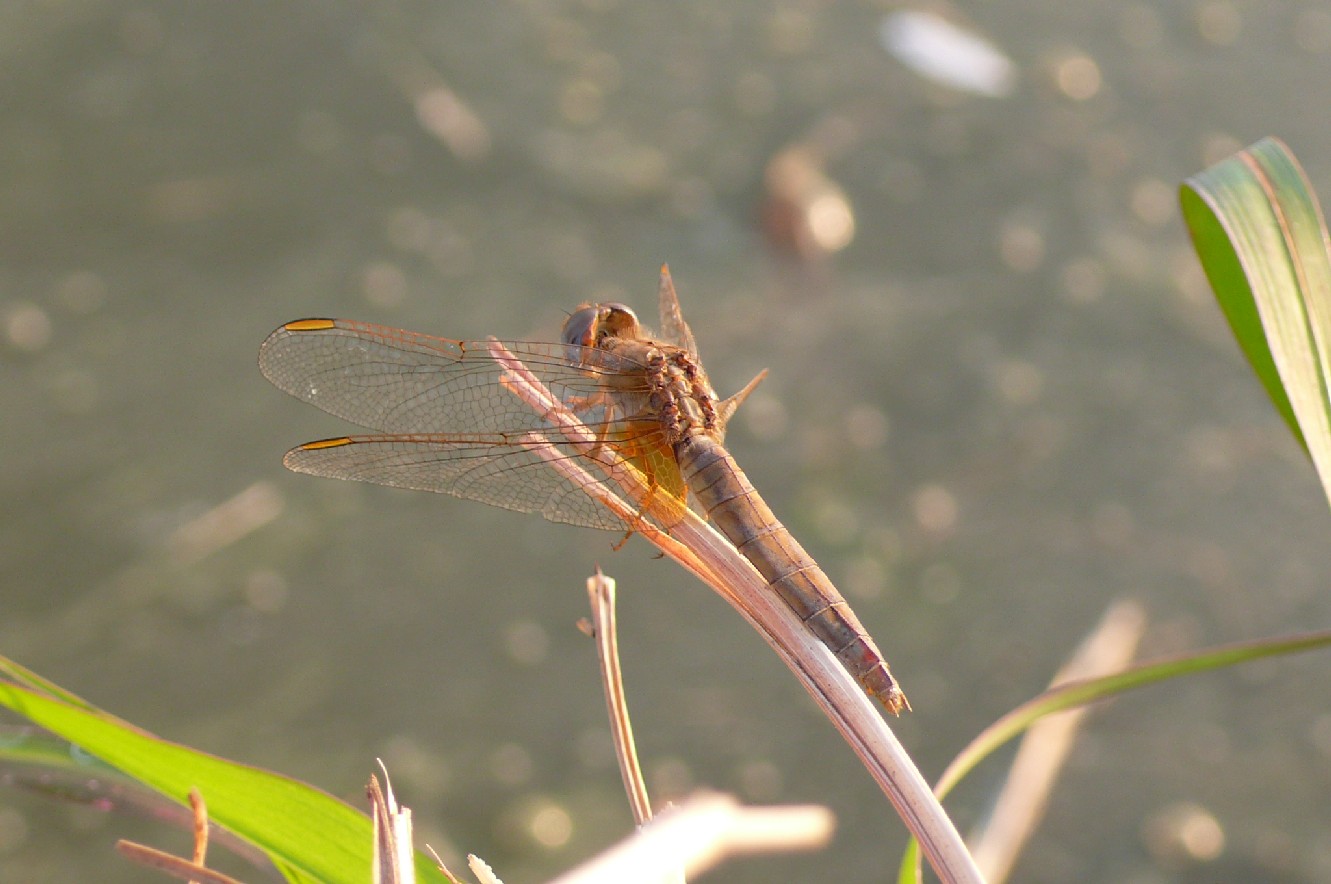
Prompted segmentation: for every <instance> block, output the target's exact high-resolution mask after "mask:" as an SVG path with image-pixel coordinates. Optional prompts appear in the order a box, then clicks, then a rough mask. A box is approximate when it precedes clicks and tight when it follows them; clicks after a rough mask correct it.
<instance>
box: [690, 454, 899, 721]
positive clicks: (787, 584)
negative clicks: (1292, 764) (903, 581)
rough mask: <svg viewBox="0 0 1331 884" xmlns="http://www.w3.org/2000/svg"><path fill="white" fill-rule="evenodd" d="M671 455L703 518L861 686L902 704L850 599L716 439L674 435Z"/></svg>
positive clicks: (895, 708) (892, 705) (894, 706)
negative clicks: (733, 547) (853, 609)
mask: <svg viewBox="0 0 1331 884" xmlns="http://www.w3.org/2000/svg"><path fill="white" fill-rule="evenodd" d="M675 456H676V458H677V459H678V462H679V467H680V472H681V473H682V474H683V476H684V478H685V480H686V481H687V483H688V486H689V489H690V490H691V491H692V492H693V493H694V495H696V497H697V499H698V503H699V504H700V505H701V506H702V508H703V511H704V512H705V513H706V515H707V518H708V519H709V520H711V522H712V523H713V524H714V525H715V526H716V527H717V529H718V530H719V531H720V532H721V533H722V534H724V535H725V536H726V537H727V538H728V539H729V540H730V542H731V543H733V544H735V547H736V548H737V549H738V550H739V551H740V553H741V554H742V555H743V556H744V557H745V558H746V559H748V560H749V562H750V563H751V564H752V565H753V566H754V567H755V568H756V569H757V570H758V573H759V574H761V575H762V576H763V579H764V580H766V581H767V583H768V585H769V586H770V587H771V588H772V590H773V591H775V592H776V593H777V595H779V596H781V598H782V599H783V600H784V601H785V603H786V604H787V605H788V606H789V607H790V609H791V610H792V611H794V612H795V614H796V615H797V616H798V617H799V618H800V620H801V621H802V622H803V623H805V624H806V625H807V626H808V628H809V629H810V631H812V632H813V634H814V635H815V636H817V637H818V639H819V640H820V641H821V642H822V643H823V644H825V645H827V647H828V649H829V650H831V651H832V653H833V654H834V655H836V657H837V659H838V660H839V661H841V664H842V665H843V666H844V667H845V668H846V670H847V671H848V672H849V673H850V674H851V675H852V676H854V677H855V679H856V681H858V682H859V683H860V685H861V686H862V687H863V688H864V689H865V691H866V692H867V693H868V694H869V695H870V696H873V697H875V698H877V699H878V700H879V701H880V702H882V703H883V705H885V706H886V707H887V708H888V709H889V710H891V711H892V712H893V713H899V712H900V711H901V710H902V709H908V708H910V706H909V704H908V703H907V702H906V697H905V695H904V694H903V693H902V692H901V688H900V687H899V686H898V685H897V683H896V680H895V679H894V678H892V674H891V672H890V671H889V670H888V668H887V663H886V662H885V661H884V660H883V655H882V653H881V652H880V651H879V650H878V648H877V646H876V645H875V644H874V642H873V639H872V638H870V637H869V634H868V632H866V631H865V629H864V626H863V625H862V624H861V623H860V621H859V618H857V617H856V616H855V613H854V612H853V611H852V610H851V609H850V605H849V604H847V603H846V600H845V599H844V598H842V597H841V593H839V592H838V591H837V589H836V587H835V586H833V585H832V581H831V580H829V579H828V577H827V575H826V574H824V573H823V570H822V568H820V567H818V564H817V562H815V561H814V560H813V558H812V557H811V556H810V555H809V554H808V553H807V552H805V551H804V547H802V546H800V544H799V541H797V540H796V539H795V537H794V536H793V535H792V534H791V533H790V532H789V531H788V530H786V527H785V526H784V525H782V524H781V522H780V520H778V519H777V517H776V515H775V514H774V513H773V512H772V510H771V508H770V507H768V506H767V503H766V502H765V501H764V500H763V499H762V497H761V496H759V494H758V492H757V491H756V490H755V489H754V487H753V485H752V483H750V482H749V479H748V477H747V476H745V475H744V471H743V470H741V469H740V467H739V464H737V463H736V462H735V459H734V458H733V457H732V456H731V455H730V453H729V452H728V451H726V449H725V448H724V446H722V445H721V444H720V443H719V442H717V441H716V440H715V439H713V438H712V437H710V436H708V435H706V434H697V435H693V436H690V437H687V438H685V439H682V440H680V441H679V442H677V443H676V445H675Z"/></svg>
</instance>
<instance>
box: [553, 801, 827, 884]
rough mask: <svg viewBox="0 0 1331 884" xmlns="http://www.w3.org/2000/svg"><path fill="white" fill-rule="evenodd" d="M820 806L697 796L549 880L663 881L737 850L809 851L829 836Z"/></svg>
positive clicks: (557, 883)
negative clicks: (771, 804) (754, 804)
mask: <svg viewBox="0 0 1331 884" xmlns="http://www.w3.org/2000/svg"><path fill="white" fill-rule="evenodd" d="M832 827H833V822H832V815H831V813H829V812H828V810H827V809H826V808H824V807H812V806H803V807H794V806H792V807H764V808H748V807H742V806H740V804H739V803H738V802H737V801H735V799H733V798H730V797H729V796H725V795H703V796H698V797H694V798H690V799H689V800H688V801H686V802H684V803H683V804H681V805H679V806H678V807H672V808H669V809H668V810H665V811H662V812H661V813H660V814H659V815H657V817H656V818H655V819H653V820H652V821H651V822H650V823H649V824H648V825H647V826H645V827H644V828H642V829H641V830H640V831H639V832H637V833H636V834H634V835H631V836H630V837H628V838H626V839H624V840H623V841H621V842H619V844H617V845H615V846H614V847H612V848H610V849H609V850H607V851H605V852H604V853H601V854H600V855H598V856H596V857H595V858H593V859H591V860H589V861H588V862H586V863H583V864H582V865H581V866H578V867H577V868H575V869H573V870H572V871H569V872H566V873H565V874H563V875H560V876H559V877H558V878H556V879H555V880H554V881H552V882H551V884H622V882H624V881H633V882H640V884H668V882H670V881H672V880H676V879H675V878H673V877H672V875H674V874H677V869H678V868H679V866H681V865H682V866H683V867H684V869H685V871H686V872H687V873H688V874H697V873H700V872H703V871H706V870H707V869H709V868H712V867H713V866H715V865H716V864H717V863H719V862H720V861H721V860H723V859H725V858H726V857H728V856H735V855H737V854H743V853H772V852H776V851H791V850H814V849H817V848H819V847H822V846H824V845H825V844H826V843H827V841H828V839H830V838H831V835H832Z"/></svg>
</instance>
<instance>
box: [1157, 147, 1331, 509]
mask: <svg viewBox="0 0 1331 884" xmlns="http://www.w3.org/2000/svg"><path fill="white" fill-rule="evenodd" d="M1179 199H1180V204H1181V206H1182V209H1183V217H1184V220H1185V221H1186V222H1187V225H1188V229H1189V231H1190V232H1191V234H1192V238H1193V245H1194V247H1195V248H1196V250H1197V254H1198V256H1199V257H1200V259H1201V261H1202V266H1203V268H1204V270H1205V271H1206V275H1207V279H1208V280H1209V281H1210V283H1211V287H1212V289H1213V290H1214V291H1215V295H1216V299H1217V301H1218V302H1219V303H1220V306H1221V309H1222V310H1223V311H1224V313H1225V316H1226V317H1227V318H1228V319H1229V323H1230V326H1231V328H1233V330H1234V335H1235V337H1236V338H1237V339H1238V341H1239V345H1240V346H1241V347H1242V349H1243V352H1244V353H1245V354H1246V355H1247V357H1248V360H1249V361H1250V362H1251V363H1252V366H1253V368H1254V370H1255V371H1256V372H1257V376H1258V377H1259V378H1260V379H1261V381H1262V384H1263V386H1265V388H1266V390H1267V393H1268V394H1269V395H1270V396H1271V399H1272V401H1273V402H1274V403H1275V405H1276V408H1277V410H1279V412H1280V413H1281V415H1282V416H1283V417H1284V418H1285V421H1286V422H1287V423H1288V424H1289V425H1290V428H1291V429H1292V430H1293V431H1294V433H1295V435H1296V436H1297V437H1298V438H1299V439H1300V441H1301V442H1302V443H1303V445H1304V447H1305V448H1306V449H1307V450H1308V453H1309V455H1310V456H1311V457H1312V460H1313V464H1314V466H1315V467H1316V468H1317V472H1318V475H1319V476H1320V477H1321V480H1322V487H1323V490H1324V491H1325V492H1326V493H1327V496H1328V498H1331V399H1329V398H1328V388H1329V384H1328V377H1329V375H1331V256H1329V255H1328V251H1327V234H1326V224H1325V222H1324V220H1323V218H1322V212H1321V208H1320V206H1319V205H1318V202H1317V197H1316V195H1315V194H1314V193H1313V190H1312V188H1311V186H1310V185H1309V184H1308V180H1307V177H1306V176H1305V175H1304V173H1303V170H1302V169H1301V168H1300V167H1299V164H1298V161H1297V160H1295V159H1294V156H1293V155H1292V154H1291V153H1290V152H1289V149H1288V148H1287V147H1285V145H1284V144H1283V143H1281V142H1280V141H1278V140H1277V139H1274V138H1267V139H1264V140H1262V141H1259V142H1258V143H1257V144H1254V145H1253V146H1252V147H1250V148H1248V149H1247V150H1244V151H1241V152H1239V153H1237V154H1235V155H1234V156H1232V157H1230V158H1228V159H1226V160H1223V161H1222V162H1220V163H1217V164H1216V165H1214V166H1212V167H1211V168H1209V169H1207V170H1206V171H1204V172H1202V173H1200V174H1198V175H1195V176H1193V177H1192V178H1189V179H1188V180H1187V182H1185V183H1184V185H1183V186H1182V188H1181V189H1180V192H1179Z"/></svg>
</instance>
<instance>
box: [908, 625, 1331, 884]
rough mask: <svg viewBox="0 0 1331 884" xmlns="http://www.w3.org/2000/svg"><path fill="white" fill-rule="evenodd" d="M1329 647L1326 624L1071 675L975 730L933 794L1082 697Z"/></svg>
mask: <svg viewBox="0 0 1331 884" xmlns="http://www.w3.org/2000/svg"><path fill="white" fill-rule="evenodd" d="M1326 647H1331V630H1325V631H1321V632H1311V633H1304V634H1300V635H1295V636H1288V637H1285V638H1276V639H1262V640H1260V641H1252V642H1242V643H1238V644H1232V645H1223V646H1221V647H1218V648H1213V649H1211V650H1208V651H1202V652H1200V653H1196V654H1188V655H1185V656H1179V657H1171V658H1168V659H1165V660H1158V661H1153V662H1147V663H1141V664H1139V665H1137V666H1133V667H1132V668H1130V669H1125V670H1124V671H1122V672H1118V673H1115V674H1114V675H1107V676H1104V677H1103V678H1093V679H1088V680H1085V681H1072V682H1068V683H1066V684H1062V685H1059V686H1058V687H1056V688H1051V689H1050V690H1048V691H1045V692H1044V693H1043V694H1041V695H1039V696H1038V697H1034V698H1033V699H1031V700H1028V701H1027V702H1025V703H1023V704H1022V705H1020V706H1018V707H1017V708H1016V709H1013V710H1012V711H1011V712H1009V713H1007V714H1006V715H1004V716H1003V717H1002V718H1000V719H998V720H997V721H995V722H994V723H993V724H991V725H989V727H987V728H985V729H984V730H983V731H981V732H980V734H979V735H978V736H976V737H975V739H973V740H971V742H970V745H968V746H967V747H966V748H965V749H963V750H962V751H961V752H960V753H959V754H958V755H957V757H956V758H954V759H953V760H952V763H951V764H949V765H948V767H947V770H945V771H944V772H943V775H942V777H940V778H939V780H938V784H937V785H936V786H934V794H936V795H937V796H938V798H939V800H940V801H941V800H942V799H943V798H946V797H947V795H948V793H949V792H951V791H952V789H953V788H954V787H955V786H956V785H957V783H959V782H961V780H962V779H963V778H964V777H965V776H966V774H968V773H970V772H971V771H972V770H974V769H975V767H976V766H977V765H978V764H979V763H980V762H981V761H983V760H984V759H985V758H988V757H989V756H990V755H992V754H993V753H994V752H995V751H997V750H998V749H999V748H1001V747H1002V746H1003V745H1004V744H1006V743H1007V742H1008V741H1009V740H1012V739H1013V738H1014V737H1017V736H1019V735H1020V734H1022V733H1023V732H1024V731H1025V730H1026V729H1027V728H1029V727H1030V726H1031V725H1032V724H1034V723H1035V722H1037V721H1039V720H1040V719H1041V718H1044V717H1045V716H1046V715H1053V714H1054V713H1056V712H1064V711H1066V710H1068V709H1072V708H1074V707H1077V706H1081V705H1083V704H1086V703H1093V702H1095V701H1096V700H1103V699H1106V698H1108V697H1112V696H1114V695H1116V694H1121V693H1123V692H1124V691H1130V690H1133V689H1134V688H1142V687H1146V686H1147V685H1152V684H1155V683H1157V682H1161V681H1165V680H1166V679H1170V678H1178V677H1179V676H1183V675H1191V674H1193V673H1197V672H1209V671H1212V670H1216V669H1222V668H1225V667H1228V666H1236V665H1238V664H1239V663H1247V662H1249V661H1252V660H1260V659H1262V658H1263V657H1274V656H1279V655H1282V654H1295V653H1299V652H1300V651H1311V650H1317V649H1319V648H1326ZM918 856H919V849H918V847H917V845H916V843H915V841H914V839H912V840H911V842H910V844H909V846H908V847H907V849H906V853H905V855H904V856H903V858H902V863H901V867H900V871H899V874H898V881H900V882H902V884H909V882H915V881H918V880H919V878H918V871H917V870H918V869H919V862H918Z"/></svg>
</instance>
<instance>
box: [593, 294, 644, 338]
mask: <svg viewBox="0 0 1331 884" xmlns="http://www.w3.org/2000/svg"><path fill="white" fill-rule="evenodd" d="M600 318H601V323H600V325H601V328H600V332H601V334H604V335H610V336H612V337H616V338H636V337H638V335H639V330H640V329H641V326H640V325H639V323H638V314H636V313H634V312H633V310H632V308H630V307H629V306H628V305H627V304H620V303H618V302H611V303H609V304H602V305H601V317H600Z"/></svg>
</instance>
